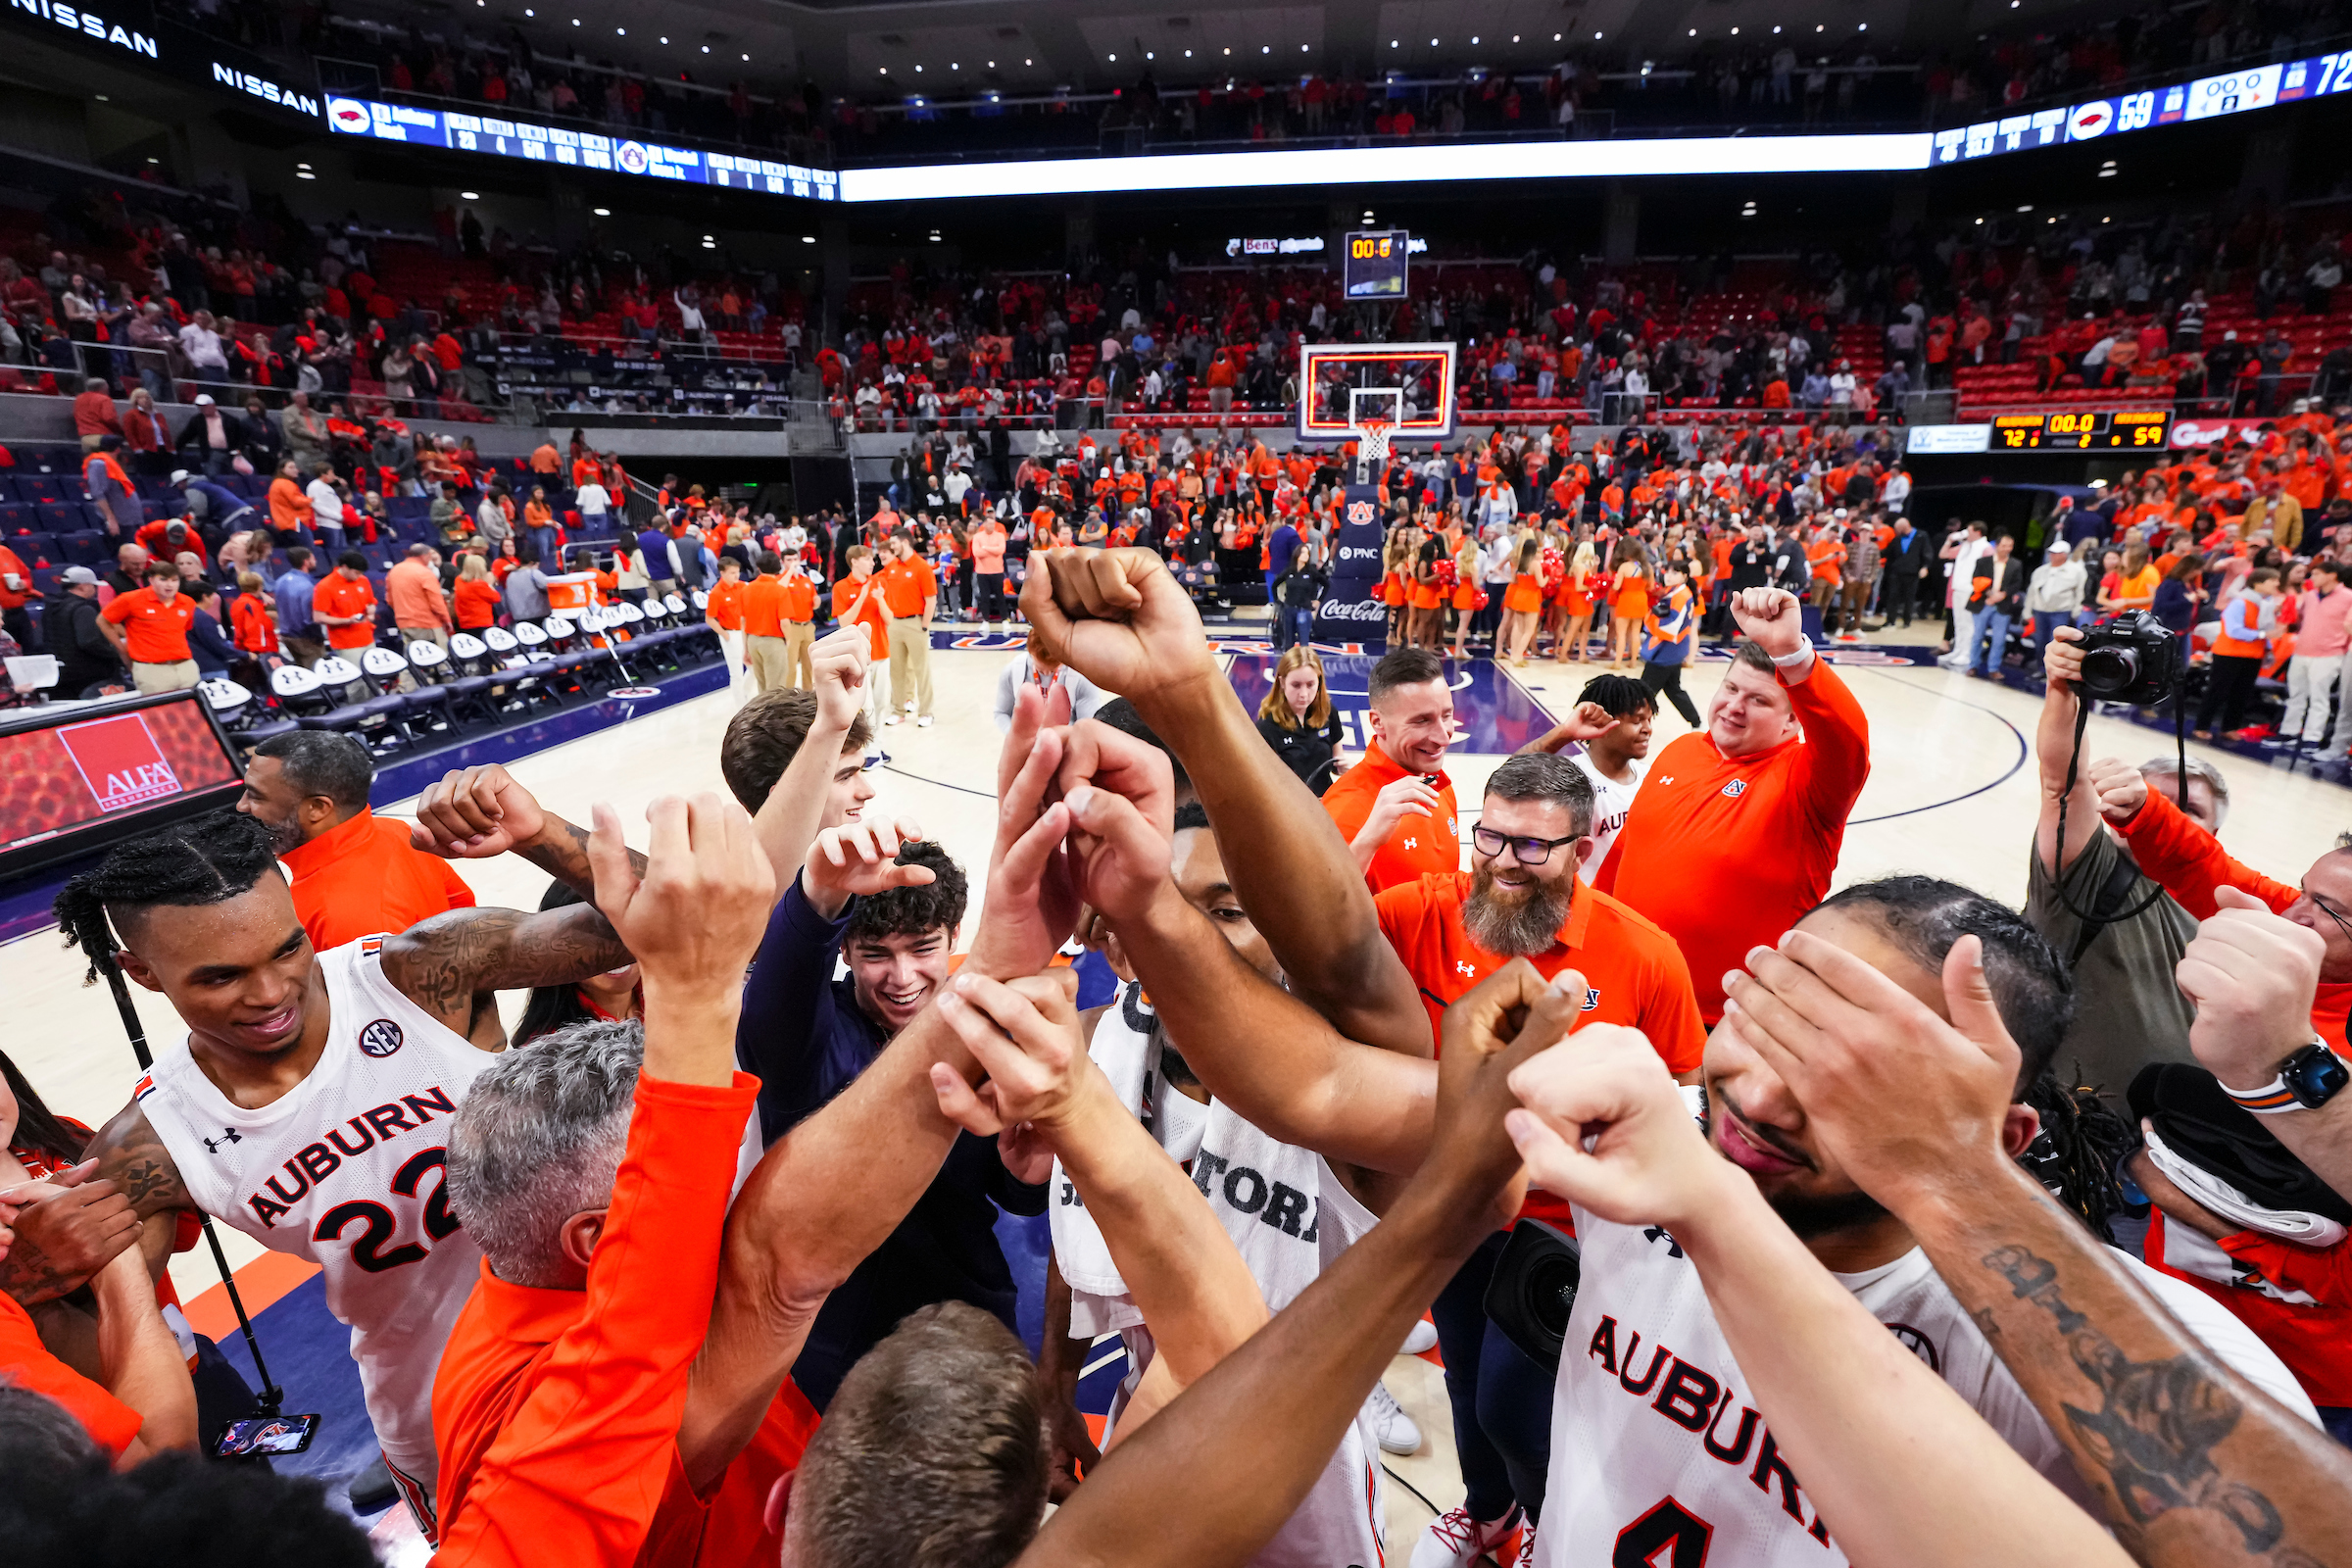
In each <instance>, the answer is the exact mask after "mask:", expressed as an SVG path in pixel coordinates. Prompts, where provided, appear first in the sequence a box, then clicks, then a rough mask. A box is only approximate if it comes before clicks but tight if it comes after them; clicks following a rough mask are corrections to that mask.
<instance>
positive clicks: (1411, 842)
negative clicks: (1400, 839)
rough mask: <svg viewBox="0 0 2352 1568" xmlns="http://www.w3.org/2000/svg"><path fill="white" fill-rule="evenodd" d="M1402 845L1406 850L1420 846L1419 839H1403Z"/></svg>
mask: <svg viewBox="0 0 2352 1568" xmlns="http://www.w3.org/2000/svg"><path fill="white" fill-rule="evenodd" d="M1404 847H1405V848H1406V849H1408V850H1417V849H1419V848H1420V847H1421V841H1420V840H1419V839H1406V840H1405V841H1404Z"/></svg>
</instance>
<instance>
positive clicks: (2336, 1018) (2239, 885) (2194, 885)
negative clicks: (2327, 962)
mask: <svg viewBox="0 0 2352 1568" xmlns="http://www.w3.org/2000/svg"><path fill="white" fill-rule="evenodd" d="M2120 831H2121V832H2122V833H2123V836H2124V842H2125V843H2126V844H2129V845H2130V846H2131V858H2133V859H2134V860H2137V861H2138V862H2139V868H2140V869H2141V870H2142V871H2145V872H2146V873H2147V874H2148V875H2149V876H2151V877H2153V878H2155V879H2156V881H2158V882H2159V883H2162V884H2163V886H2164V891H2165V892H2167V893H2169V894H2171V895H2172V896H2173V902H2174V903H2176V904H2178V905H2180V907H2182V908H2183V909H2186V910H2187V911H2188V912H2189V913H2190V914H2193V915H2195V916H2196V917H2197V918H2198V919H2200V920H2210V919H2212V918H2213V916H2214V914H2215V913H2216V911H2218V910H2219V909H2220V908H2221V906H2220V905H2218V904H2216V903H2215V902H2214V899H2213V892H2214V889H2216V888H2222V887H2231V888H2236V889H2237V890H2238V891H2240V892H2241V893H2251V894H2253V895H2254V897H2256V898H2258V899H2260V900H2261V901H2262V902H2263V903H2265V904H2267V905H2269V906H2270V907H2272V909H2273V910H2275V911H2277V912H2278V913H2281V914H2283V913H2285V912H2286V907H2287V906H2288V905H2290V904H2292V903H2294V902H2295V901H2296V900H2297V899H2299V898H2301V897H2302V896H2303V892H2302V890H2301V889H2300V888H2297V887H2294V886H2292V885H2291V884H2289V883H2285V882H2281V881H2279V880H2278V878H2276V877H2268V876H2264V875H2263V874H2262V873H2261V872H2260V871H2257V870H2255V869H2254V868H2253V867H2252V866H2250V865H2245V864H2242V863H2240V862H2239V861H2237V860H2234V859H2231V858H2230V857H2229V851H2227V850H2225V849H2223V848H2222V841H2221V840H2220V839H2217V838H2215V837H2214V836H2213V835H2212V834H2210V833H2208V832H2206V831H2205V830H2204V829H2203V828H2202V827H2199V826H2198V825H2197V824H2196V823H2195V822H2192V821H2190V820H2189V819H2188V817H2187V816H2186V815H2185V814H2184V813H2183V812H2182V811H2181V809H2180V808H2179V807H2178V806H2175V805H2174V804H2173V799H2172V797H2171V796H2169V795H2164V794H2160V793H2158V792H2157V791H2155V790H2150V791H2149V792H2148V799H2147V803H2146V804H2145V805H2143V806H2141V807H2140V809H2138V810H2137V811H2136V812H2134V813H2133V814H2132V817H2131V821H2129V822H2126V823H2125V824H2124V825H2123V827H2122V829H2121V830H2120ZM2347 1016H2352V980H2323V981H2321V982H2320V988H2319V991H2318V992H2317V993H2316V994H2315V995H2314V996H2313V997H2312V999H2311V1027H2312V1030H2313V1032H2314V1033H2316V1034H2317V1035H2319V1037H2320V1038H2321V1039H2322V1040H2326V1041H2327V1042H2329V1043H2330V1044H2332V1043H2334V1042H2336V1041H2339V1040H2342V1039H2343V1038H2344V1023H2345V1019H2346V1017H2347Z"/></svg>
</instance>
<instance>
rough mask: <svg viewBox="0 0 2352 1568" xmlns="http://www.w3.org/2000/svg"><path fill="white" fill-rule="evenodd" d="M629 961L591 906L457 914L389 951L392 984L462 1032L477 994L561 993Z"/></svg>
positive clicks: (419, 928) (421, 928)
mask: <svg viewBox="0 0 2352 1568" xmlns="http://www.w3.org/2000/svg"><path fill="white" fill-rule="evenodd" d="M629 961H630V954H629V950H628V949H627V948H625V947H623V946H621V942H620V938H619V937H618V936H617V935H615V934H614V933H613V925H612V922H611V921H609V920H607V919H606V918H605V916H604V912H603V911H602V910H600V909H598V908H597V907H595V906H594V905H590V904H575V905H571V906H568V907H564V908H560V909H550V910H547V911H546V912H544V913H539V914H526V913H524V912H523V911H521V910H520V909H453V910H451V911H450V912H449V913H447V914H442V915H436V916H434V917H433V918H432V919H430V920H426V921H424V922H422V923H420V924H418V925H415V926H411V927H410V928H409V929H408V930H407V931H406V932H404V933H403V934H402V935H401V936H399V937H397V938H395V939H393V940H392V941H390V942H387V943H385V944H384V968H385V972H386V973H387V974H388V975H390V976H391V979H392V982H393V984H395V985H397V986H399V987H400V989H401V990H402V991H404V992H406V993H407V994H408V995H409V996H410V997H411V998H412V999H414V1000H415V1001H416V1002H417V1005H420V1006H422V1007H424V1008H426V1009H427V1010H429V1011H431V1012H434V1013H436V1014H438V1015H439V1016H440V1017H441V1018H442V1019H444V1020H445V1021H447V1022H448V1023H449V1026H450V1027H451V1028H453V1029H459V1030H463V1029H465V1028H466V1027H467V1025H468V1023H469V1022H470V1020H471V1019H472V1016H473V999H474V996H475V994H476V993H477V992H483V991H518V990H526V989H528V988H530V987H533V986H551V985H564V984H567V983H568V982H571V981H574V980H585V979H587V978H588V977H589V976H590V975H592V974H602V973H603V972H604V971H605V970H607V969H617V968H619V967H620V966H621V965H623V964H625V963H627V962H629Z"/></svg>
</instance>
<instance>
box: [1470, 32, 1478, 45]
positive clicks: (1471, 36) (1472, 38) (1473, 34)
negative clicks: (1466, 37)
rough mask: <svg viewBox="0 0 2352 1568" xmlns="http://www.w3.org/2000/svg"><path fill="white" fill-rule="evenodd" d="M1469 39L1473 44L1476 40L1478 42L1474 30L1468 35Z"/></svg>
mask: <svg viewBox="0 0 2352 1568" xmlns="http://www.w3.org/2000/svg"><path fill="white" fill-rule="evenodd" d="M1470 41H1471V42H1472V43H1474V44H1475V43H1477V42H1478V34H1477V33H1475V32H1474V33H1472V34H1471V35H1470Z"/></svg>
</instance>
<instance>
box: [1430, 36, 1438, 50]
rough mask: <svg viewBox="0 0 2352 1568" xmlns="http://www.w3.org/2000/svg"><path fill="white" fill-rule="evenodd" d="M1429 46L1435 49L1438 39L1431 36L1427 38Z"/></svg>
mask: <svg viewBox="0 0 2352 1568" xmlns="http://www.w3.org/2000/svg"><path fill="white" fill-rule="evenodd" d="M1429 46H1430V47H1431V48H1432V49H1435V48H1436V47H1437V46H1438V40H1437V39H1435V38H1432V39H1430V40H1429Z"/></svg>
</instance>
